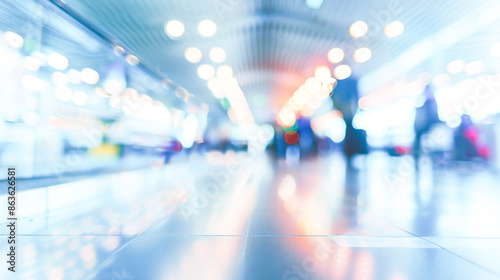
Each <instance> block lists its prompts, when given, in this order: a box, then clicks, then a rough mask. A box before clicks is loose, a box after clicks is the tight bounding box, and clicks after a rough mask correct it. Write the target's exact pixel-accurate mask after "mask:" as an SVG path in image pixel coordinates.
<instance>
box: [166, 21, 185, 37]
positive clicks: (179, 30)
mask: <svg viewBox="0 0 500 280" xmlns="http://www.w3.org/2000/svg"><path fill="white" fill-rule="evenodd" d="M185 30H186V28H185V27H184V24H183V23H182V22H180V21H178V20H171V21H169V22H167V24H165V32H166V33H167V35H169V36H170V37H172V38H179V37H181V36H182V34H184V31H185Z"/></svg>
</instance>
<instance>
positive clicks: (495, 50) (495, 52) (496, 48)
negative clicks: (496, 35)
mask: <svg viewBox="0 0 500 280" xmlns="http://www.w3.org/2000/svg"><path fill="white" fill-rule="evenodd" d="M490 55H491V56H492V57H500V43H496V44H494V45H493V46H491V48H490Z"/></svg>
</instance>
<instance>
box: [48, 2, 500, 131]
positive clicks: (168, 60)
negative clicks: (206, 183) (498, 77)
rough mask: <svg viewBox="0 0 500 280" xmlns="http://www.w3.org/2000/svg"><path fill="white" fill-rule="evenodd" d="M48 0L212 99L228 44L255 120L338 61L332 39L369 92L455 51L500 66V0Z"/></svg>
mask: <svg viewBox="0 0 500 280" xmlns="http://www.w3.org/2000/svg"><path fill="white" fill-rule="evenodd" d="M50 1H51V2H54V3H56V4H57V5H59V6H60V7H62V8H63V9H64V10H66V11H67V12H68V13H69V14H71V15H73V16H75V17H77V18H81V19H84V21H85V23H86V24H87V25H88V26H89V27H91V28H93V29H96V30H99V31H100V32H102V33H103V34H105V36H107V37H108V39H109V40H110V41H112V42H115V43H116V44H117V45H120V46H122V47H124V48H125V49H126V50H127V51H129V52H131V53H133V54H135V55H136V56H137V57H138V58H139V59H140V61H141V64H143V65H145V66H147V67H148V68H149V69H152V70H153V71H154V72H156V73H157V74H159V75H160V76H162V77H164V78H168V79H170V80H172V81H173V82H174V83H176V84H178V85H181V86H182V87H184V88H185V89H186V90H187V91H189V92H190V93H191V94H193V95H195V96H196V97H198V98H200V99H201V100H205V101H206V102H207V103H208V104H213V100H214V99H215V97H213V96H212V94H211V92H210V90H209V89H208V87H207V82H206V81H205V80H202V79H201V78H200V77H199V76H198V75H197V68H198V66H199V65H200V64H210V65H213V66H214V67H215V68H217V66H218V65H221V64H217V63H214V62H212V61H211V60H210V58H209V56H208V53H209V50H210V49H212V48H213V47H222V48H223V49H224V50H225V51H226V53H227V58H226V60H225V61H224V62H223V63H222V64H228V65H230V66H231V67H232V68H233V71H234V76H235V77H236V78H237V80H238V82H239V85H240V87H241V89H242V90H243V92H244V94H245V97H246V98H247V100H248V103H249V105H250V108H251V111H252V113H253V115H254V117H255V119H256V121H257V122H263V121H269V120H270V119H272V118H273V115H274V114H275V113H276V111H277V110H278V109H279V108H281V107H282V106H283V105H284V104H285V102H286V101H287V100H288V98H289V97H290V96H291V95H292V94H293V92H294V91H295V90H296V89H297V88H298V87H299V86H300V85H301V84H303V83H304V82H305V80H306V79H307V78H308V77H311V76H313V75H314V69H315V68H316V67H317V66H318V65H327V66H329V67H330V68H331V69H332V68H334V67H335V65H333V64H332V63H330V62H329V61H328V60H327V53H328V51H329V50H330V49H331V48H333V47H340V48H342V49H343V50H344V51H345V54H346V56H345V59H344V61H343V62H341V63H342V64H348V65H349V66H351V68H352V69H353V76H354V77H356V78H360V79H361V82H362V83H361V87H362V93H363V94H369V93H370V92H372V91H374V90H376V89H378V88H380V87H383V86H386V85H387V84H389V83H394V82H396V81H400V80H402V81H412V80H415V79H417V78H418V77H420V78H421V77H422V74H425V75H424V76H426V77H427V79H428V78H431V77H432V76H435V75H438V74H440V73H443V72H446V65H447V64H448V63H449V62H450V61H452V60H455V59H464V60H465V62H470V61H472V60H481V61H484V62H486V63H487V65H486V70H489V71H498V70H500V69H498V66H497V65H498V61H496V60H492V59H491V57H490V56H489V48H490V47H491V45H492V44H494V43H496V41H495V40H500V39H499V38H500V37H499V35H500V28H499V26H498V18H499V17H500V6H499V5H498V2H497V1H496V0H483V1H449V0H422V1H410V0H383V1H366V0H353V1H338V0H325V1H324V2H323V3H322V5H321V7H320V8H319V9H312V8H309V7H308V5H307V4H306V0H254V1H250V0H206V1H200V0H183V1H166V0H141V1H137V0H106V1H101V0H86V1H82V0H64V1H63V0H50ZM308 1H310V0H308ZM311 2H318V1H311ZM319 2H321V1H319ZM205 19H209V20H212V21H214V22H215V23H216V24H217V33H216V34H215V35H214V36H213V37H210V38H205V37H203V36H201V35H200V34H199V33H198V31H197V26H198V23H199V22H200V21H202V20H205ZM170 20H179V21H181V22H182V23H184V26H185V33H184V34H183V35H182V36H181V37H180V38H178V39H172V38H170V37H169V36H168V35H167V34H166V33H165V31H164V26H165V24H166V23H167V22H168V21H170ZM358 20H362V21H365V22H366V23H367V24H368V27H369V31H368V33H367V35H365V36H363V37H361V38H358V39H355V38H353V37H351V35H350V34H349V27H350V26H351V25H352V24H353V23H354V22H355V21H358ZM396 20H397V21H401V22H402V23H404V25H405V31H404V33H403V34H402V35H401V36H399V37H396V38H387V37H386V36H385V35H384V27H385V26H386V25H387V24H388V23H389V22H391V21H396ZM189 47H197V48H199V49H200V50H201V51H202V53H203V58H202V60H201V61H200V62H199V63H194V64H193V63H190V62H188V61H187V60H186V58H185V56H184V53H185V51H186V49H187V48H189ZM360 47H368V48H370V49H371V51H372V53H373V55H372V58H371V59H370V60H369V61H367V62H365V63H357V62H355V61H354V60H353V58H352V55H353V52H354V51H355V50H356V49H358V48H360ZM256 94H265V95H267V96H268V100H269V103H268V106H262V107H259V106H258V104H254V102H252V100H253V97H254V96H255V95H256Z"/></svg>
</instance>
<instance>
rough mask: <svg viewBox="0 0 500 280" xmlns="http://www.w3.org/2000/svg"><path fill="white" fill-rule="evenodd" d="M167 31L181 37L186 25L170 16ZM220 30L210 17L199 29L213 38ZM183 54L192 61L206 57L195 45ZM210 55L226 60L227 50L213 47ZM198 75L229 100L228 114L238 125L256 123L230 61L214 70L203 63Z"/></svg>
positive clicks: (224, 99)
mask: <svg viewBox="0 0 500 280" xmlns="http://www.w3.org/2000/svg"><path fill="white" fill-rule="evenodd" d="M165 32H166V33H167V35H168V36H170V37H171V38H174V39H177V38H180V37H181V36H182V35H183V34H184V32H185V26H184V24H183V23H182V22H181V21H178V20H171V21H169V22H167V23H166V24H165ZM216 32H217V25H216V24H215V22H213V21H211V20H202V21H200V22H199V24H198V33H199V34H200V35H201V36H203V37H205V38H210V37H212V36H214V35H215V33H216ZM184 56H185V58H186V60H187V61H189V62H190V63H193V64H196V63H199V62H200V61H201V60H202V58H203V52H202V51H201V50H200V49H199V48H196V47H189V48H187V49H186V51H185V52H184ZM208 56H209V58H210V60H212V61H213V62H214V63H217V64H219V63H223V62H224V61H225V60H226V56H227V55H226V51H225V50H224V49H223V48H221V47H214V48H212V49H210V51H209V53H208ZM197 74H198V76H199V77H200V78H201V79H203V80H206V81H207V86H208V88H209V89H210V90H211V91H212V94H213V95H214V96H215V97H216V98H217V99H219V100H220V101H221V103H229V104H228V108H227V109H228V116H229V118H230V119H231V121H232V122H234V123H236V124H239V125H253V124H255V121H254V118H253V116H252V113H251V111H250V107H249V106H248V103H247V100H246V98H245V95H244V94H243V91H242V90H241V88H240V87H239V85H238V81H237V80H236V78H234V77H233V69H232V68H231V66H229V65H221V66H219V67H218V68H217V71H216V70H215V67H213V66H212V65H210V64H201V65H199V66H198V68H197Z"/></svg>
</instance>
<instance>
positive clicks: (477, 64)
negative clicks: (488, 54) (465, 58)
mask: <svg viewBox="0 0 500 280" xmlns="http://www.w3.org/2000/svg"><path fill="white" fill-rule="evenodd" d="M483 71H484V63H483V62H482V61H480V60H478V61H474V62H471V63H468V64H467V65H466V66H465V74H467V75H469V76H473V75H477V74H481V73H482V72H483Z"/></svg>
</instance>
